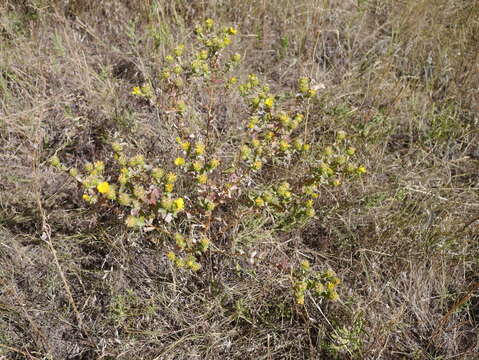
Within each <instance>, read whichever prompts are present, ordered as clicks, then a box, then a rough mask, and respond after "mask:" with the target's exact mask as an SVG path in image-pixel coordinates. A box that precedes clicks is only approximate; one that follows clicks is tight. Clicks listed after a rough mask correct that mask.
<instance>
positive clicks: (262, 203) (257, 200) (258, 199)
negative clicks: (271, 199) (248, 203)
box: [254, 197, 264, 207]
mask: <svg viewBox="0 0 479 360" xmlns="http://www.w3.org/2000/svg"><path fill="white" fill-rule="evenodd" d="M254 202H255V204H256V205H257V206H260V207H261V206H264V200H263V199H262V198H261V197H257V198H256V199H255V200H254Z"/></svg>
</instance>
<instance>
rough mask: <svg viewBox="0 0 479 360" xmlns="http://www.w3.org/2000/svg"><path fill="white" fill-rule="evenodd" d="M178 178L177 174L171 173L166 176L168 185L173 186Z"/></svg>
mask: <svg viewBox="0 0 479 360" xmlns="http://www.w3.org/2000/svg"><path fill="white" fill-rule="evenodd" d="M177 177H178V176H177V175H176V174H174V173H171V172H170V173H168V174H166V182H167V183H168V184H173V183H174V182H175V181H176V179H177Z"/></svg>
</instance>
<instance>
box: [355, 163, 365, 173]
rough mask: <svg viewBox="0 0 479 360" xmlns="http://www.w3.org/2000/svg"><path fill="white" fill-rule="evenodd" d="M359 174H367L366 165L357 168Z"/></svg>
mask: <svg viewBox="0 0 479 360" xmlns="http://www.w3.org/2000/svg"><path fill="white" fill-rule="evenodd" d="M356 171H357V172H358V174H365V173H366V171H367V170H366V167H365V166H364V165H361V166H359V167H358V168H357V170H356Z"/></svg>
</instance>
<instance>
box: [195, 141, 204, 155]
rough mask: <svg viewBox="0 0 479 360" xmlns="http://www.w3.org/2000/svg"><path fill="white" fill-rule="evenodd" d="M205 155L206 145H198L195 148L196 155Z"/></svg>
mask: <svg viewBox="0 0 479 360" xmlns="http://www.w3.org/2000/svg"><path fill="white" fill-rule="evenodd" d="M204 153H205V145H204V144H203V143H198V144H196V146H195V154H196V155H203V154H204Z"/></svg>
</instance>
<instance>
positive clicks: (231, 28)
mask: <svg viewBox="0 0 479 360" xmlns="http://www.w3.org/2000/svg"><path fill="white" fill-rule="evenodd" d="M237 32H238V30H236V29H235V28H234V27H232V26H230V27H229V28H228V34H230V35H236V33H237Z"/></svg>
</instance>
